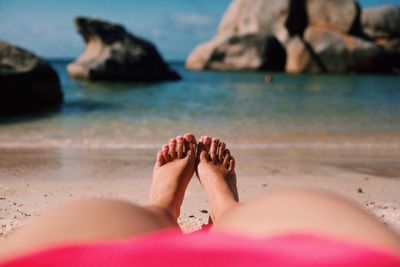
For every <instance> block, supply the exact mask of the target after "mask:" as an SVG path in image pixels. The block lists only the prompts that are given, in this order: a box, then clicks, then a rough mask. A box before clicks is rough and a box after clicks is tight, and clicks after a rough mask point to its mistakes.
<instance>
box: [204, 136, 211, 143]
mask: <svg viewBox="0 0 400 267" xmlns="http://www.w3.org/2000/svg"><path fill="white" fill-rule="evenodd" d="M210 143H211V138H210V137H208V136H207V137H205V138H204V144H206V145H209V144H210Z"/></svg>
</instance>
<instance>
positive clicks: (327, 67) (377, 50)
mask: <svg viewBox="0 0 400 267" xmlns="http://www.w3.org/2000/svg"><path fill="white" fill-rule="evenodd" d="M304 41H305V42H306V43H307V44H308V45H309V49H308V51H311V52H310V54H311V56H310V57H309V58H310V60H312V61H314V63H312V64H308V65H305V66H307V67H309V68H305V69H304V70H301V71H299V72H333V73H346V72H384V71H387V70H386V66H384V62H383V59H384V57H385V52H384V50H383V49H382V48H381V47H379V46H378V45H376V44H375V43H373V42H369V41H367V40H363V39H361V38H358V37H355V36H351V35H347V34H344V33H339V32H334V31H329V30H324V29H320V28H316V27H309V28H307V30H306V31H305V33H304Z"/></svg>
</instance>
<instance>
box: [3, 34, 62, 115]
mask: <svg viewBox="0 0 400 267" xmlns="http://www.w3.org/2000/svg"><path fill="white" fill-rule="evenodd" d="M0 85H1V86H0V115H9V114H18V113H26V112H32V111H42V110H47V109H53V108H57V107H59V106H60V105H61V103H62V101H63V94H62V91H61V87H60V81H59V78H58V75H57V73H56V72H55V71H54V69H53V68H52V67H51V66H50V65H49V64H48V63H47V62H45V61H44V60H42V59H40V58H38V57H37V56H35V55H34V54H33V53H31V52H29V51H26V50H24V49H22V48H19V47H16V46H14V45H11V44H8V43H6V42H4V41H0Z"/></svg>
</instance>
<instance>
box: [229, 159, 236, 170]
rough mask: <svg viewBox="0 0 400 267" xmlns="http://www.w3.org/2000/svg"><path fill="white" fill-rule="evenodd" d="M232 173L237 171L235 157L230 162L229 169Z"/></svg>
mask: <svg viewBox="0 0 400 267" xmlns="http://www.w3.org/2000/svg"><path fill="white" fill-rule="evenodd" d="M228 170H229V171H230V172H233V171H235V159H234V157H231V160H230V161H229V169H228Z"/></svg>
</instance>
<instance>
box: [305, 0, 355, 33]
mask: <svg viewBox="0 0 400 267" xmlns="http://www.w3.org/2000/svg"><path fill="white" fill-rule="evenodd" d="M306 10H307V16H308V24H309V26H314V27H320V28H325V29H331V30H335V31H339V32H345V33H348V32H351V31H352V29H353V28H354V27H356V26H357V23H359V22H358V21H357V18H358V17H359V13H360V11H359V7H358V6H357V3H356V2H355V1H353V0H307V4H306Z"/></svg>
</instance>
